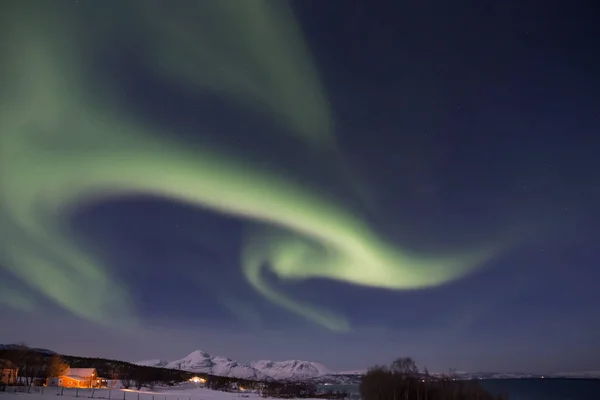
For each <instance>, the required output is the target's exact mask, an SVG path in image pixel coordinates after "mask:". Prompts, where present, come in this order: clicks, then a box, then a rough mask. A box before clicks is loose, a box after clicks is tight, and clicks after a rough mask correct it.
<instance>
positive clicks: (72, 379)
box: [48, 368, 105, 388]
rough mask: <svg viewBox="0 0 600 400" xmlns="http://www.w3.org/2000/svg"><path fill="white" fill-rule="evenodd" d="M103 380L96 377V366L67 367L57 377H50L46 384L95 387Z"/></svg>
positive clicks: (99, 385)
mask: <svg viewBox="0 0 600 400" xmlns="http://www.w3.org/2000/svg"><path fill="white" fill-rule="evenodd" d="M103 381H105V380H102V379H99V378H98V372H96V368H69V369H67V370H66V371H65V373H64V374H63V375H61V376H59V377H57V378H50V379H49V380H48V386H60V387H67V388H97V387H101V386H102V383H103Z"/></svg>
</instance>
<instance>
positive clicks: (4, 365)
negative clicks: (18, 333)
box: [0, 359, 19, 385]
mask: <svg viewBox="0 0 600 400" xmlns="http://www.w3.org/2000/svg"><path fill="white" fill-rule="evenodd" d="M18 374H19V368H17V366H16V365H15V364H14V363H13V362H12V361H9V360H2V359H0V384H2V385H13V384H15V383H16V382H17V375H18Z"/></svg>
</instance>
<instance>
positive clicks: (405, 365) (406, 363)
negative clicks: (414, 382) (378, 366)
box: [390, 357, 419, 375]
mask: <svg viewBox="0 0 600 400" xmlns="http://www.w3.org/2000/svg"><path fill="white" fill-rule="evenodd" d="M390 370H391V371H392V372H395V373H397V374H404V375H408V374H416V373H418V372H419V369H418V368H417V363H416V362H415V360H413V359H412V358H410V357H399V358H397V359H396V360H394V362H392V365H390Z"/></svg>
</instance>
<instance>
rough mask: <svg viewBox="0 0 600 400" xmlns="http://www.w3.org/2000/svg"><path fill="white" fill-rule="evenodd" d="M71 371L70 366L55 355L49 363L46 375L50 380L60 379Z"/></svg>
mask: <svg viewBox="0 0 600 400" xmlns="http://www.w3.org/2000/svg"><path fill="white" fill-rule="evenodd" d="M68 370H69V364H67V363H66V362H65V360H63V359H62V357H61V356H59V355H58V354H53V355H52V356H51V357H50V360H49V361H48V369H47V370H46V374H47V375H48V378H58V377H59V376H62V375H64V374H66V373H67V371H68Z"/></svg>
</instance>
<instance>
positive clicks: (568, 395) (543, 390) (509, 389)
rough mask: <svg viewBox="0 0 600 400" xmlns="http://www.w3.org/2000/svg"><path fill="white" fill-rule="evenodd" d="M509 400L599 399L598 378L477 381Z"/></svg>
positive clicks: (351, 388) (349, 390)
mask: <svg viewBox="0 0 600 400" xmlns="http://www.w3.org/2000/svg"><path fill="white" fill-rule="evenodd" d="M479 382H480V383H481V384H482V385H483V386H484V387H485V388H486V389H487V390H488V391H490V392H491V393H494V394H501V393H506V394H508V396H509V399H510V400H600V379H495V380H481V381H479ZM320 389H322V390H333V391H336V390H338V391H341V392H343V391H345V392H347V393H358V386H357V385H329V386H321V387H320Z"/></svg>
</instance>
